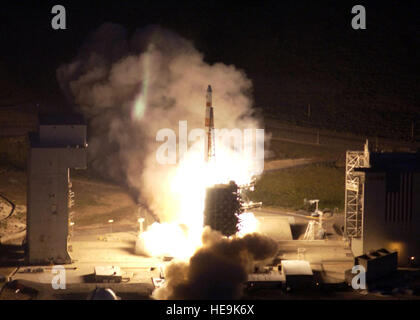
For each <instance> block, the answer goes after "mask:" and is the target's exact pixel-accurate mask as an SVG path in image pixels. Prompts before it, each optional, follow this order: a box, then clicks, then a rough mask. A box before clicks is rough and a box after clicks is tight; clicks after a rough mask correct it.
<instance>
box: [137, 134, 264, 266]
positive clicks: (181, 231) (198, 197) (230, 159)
mask: <svg viewBox="0 0 420 320" xmlns="http://www.w3.org/2000/svg"><path fill="white" fill-rule="evenodd" d="M253 165H254V163H253V158H251V157H248V158H247V157H244V155H243V154H242V153H238V152H236V151H234V150H233V149H231V148H229V146H222V145H218V146H217V153H216V160H215V161H211V162H206V161H205V160H204V148H203V144H202V143H200V142H197V143H195V144H194V145H192V146H191V147H190V148H189V150H188V152H187V153H186V154H185V155H184V157H183V158H182V159H180V163H179V165H178V167H177V168H176V170H175V173H174V174H173V176H172V177H171V179H170V186H169V188H168V190H163V191H162V192H166V193H169V195H168V197H165V199H168V200H167V201H169V202H170V203H168V204H165V207H170V208H171V210H172V211H173V212H175V214H176V218H174V219H173V221H172V222H170V223H162V224H159V223H154V224H152V225H151V226H150V227H149V228H148V229H147V230H146V231H145V232H143V233H141V234H139V238H138V241H137V244H136V252H137V253H142V254H146V255H149V256H171V257H175V258H178V259H188V258H190V257H191V256H192V255H193V254H194V252H195V251H196V250H197V249H198V248H199V247H201V245H202V243H201V236H202V232H203V219H204V215H203V213H204V205H205V196H206V188H208V187H211V186H213V185H215V184H219V183H229V181H235V182H236V183H237V184H238V185H242V184H248V183H250V182H251V179H252V177H253V172H252V170H253V168H254V166H253ZM239 229H240V231H239V232H238V236H243V235H245V234H247V233H252V232H256V231H257V229H258V220H257V219H256V218H255V216H254V215H253V214H252V213H250V212H247V213H243V214H241V215H240V223H239Z"/></svg>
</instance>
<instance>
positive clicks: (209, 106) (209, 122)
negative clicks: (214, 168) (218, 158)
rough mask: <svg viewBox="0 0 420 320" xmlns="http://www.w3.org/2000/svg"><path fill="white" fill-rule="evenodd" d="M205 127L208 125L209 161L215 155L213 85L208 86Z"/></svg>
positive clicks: (206, 148)
mask: <svg viewBox="0 0 420 320" xmlns="http://www.w3.org/2000/svg"><path fill="white" fill-rule="evenodd" d="M205 127H206V135H207V139H206V144H205V151H204V153H205V154H204V159H205V160H206V161H207V162H209V161H211V160H212V159H214V156H215V145H214V144H215V143H214V140H215V138H214V119H213V105H212V90H211V85H209V86H208V87H207V93H206V117H205Z"/></svg>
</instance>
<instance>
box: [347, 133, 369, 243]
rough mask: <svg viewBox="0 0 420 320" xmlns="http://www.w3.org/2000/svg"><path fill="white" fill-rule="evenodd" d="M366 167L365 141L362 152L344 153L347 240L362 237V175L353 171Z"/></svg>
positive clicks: (367, 150)
mask: <svg viewBox="0 0 420 320" xmlns="http://www.w3.org/2000/svg"><path fill="white" fill-rule="evenodd" d="M367 167H369V145H368V141H367V140H366V144H365V148H364V151H347V152H346V186H345V204H344V205H345V219H344V234H345V236H346V237H348V238H359V237H361V236H362V221H363V204H364V181H363V179H364V178H363V174H361V173H359V172H357V171H355V169H356V168H367Z"/></svg>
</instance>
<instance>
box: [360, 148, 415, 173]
mask: <svg viewBox="0 0 420 320" xmlns="http://www.w3.org/2000/svg"><path fill="white" fill-rule="evenodd" d="M369 162H370V168H357V169H356V171H362V172H388V171H420V153H409V152H407V153H396V152H386V153H385V152H384V153H375V152H372V153H370V159H369Z"/></svg>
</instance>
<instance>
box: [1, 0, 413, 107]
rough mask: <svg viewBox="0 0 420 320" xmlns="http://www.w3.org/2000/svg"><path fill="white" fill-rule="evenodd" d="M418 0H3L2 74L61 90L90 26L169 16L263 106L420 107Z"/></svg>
mask: <svg viewBox="0 0 420 320" xmlns="http://www.w3.org/2000/svg"><path fill="white" fill-rule="evenodd" d="M417 2H418V1H375V2H370V1H362V2H361V1H296V0H295V1H275V2H264V1H252V2H251V1H250V2H236V1H235V2H229V1H223V2H213V1H192V2H189V3H183V4H179V3H180V2H179V1H173V2H169V1H165V2H161V1H159V0H155V1H108V2H105V1H83V2H82V1H80V2H76V1H42V4H39V3H38V1H37V2H35V1H34V2H29V1H19V2H18V3H13V4H12V3H10V4H2V7H1V23H2V26H1V43H2V51H1V54H0V56H1V61H0V72H1V74H0V81H1V85H2V86H3V88H5V87H12V88H19V89H16V90H18V91H22V90H23V92H31V94H32V95H33V96H36V97H37V99H44V98H45V97H47V96H54V95H55V96H57V94H58V93H59V89H58V85H57V83H56V80H55V70H56V68H57V67H58V66H59V65H60V64H61V63H63V62H68V61H69V60H70V59H72V58H73V57H74V56H75V55H76V54H77V51H78V49H79V48H80V46H81V44H82V43H83V40H84V38H85V36H86V35H87V34H88V33H89V32H90V31H92V30H94V29H95V28H97V27H98V26H99V25H101V24H102V23H104V22H115V23H119V24H121V25H123V26H125V27H126V28H127V29H128V31H129V32H130V31H134V30H135V29H136V28H141V27H144V26H146V25H149V24H160V25H162V26H163V27H167V28H170V29H172V30H174V31H176V32H178V33H180V34H181V35H182V36H184V37H186V38H187V39H189V40H191V41H193V43H194V44H195V46H196V47H197V49H198V50H199V51H201V52H203V53H204V56H205V59H206V60H207V61H208V62H217V61H221V62H224V63H226V64H234V65H236V66H237V67H239V68H241V69H244V70H245V72H246V73H247V75H248V76H249V77H250V78H251V79H252V80H253V83H254V96H255V101H256V105H257V106H259V107H263V108H268V109H270V108H271V109H270V110H272V109H273V108H277V107H278V106H280V107H279V108H280V109H279V110H281V108H283V109H284V110H287V109H288V108H291V107H294V108H300V106H304V105H307V104H308V103H311V104H312V105H313V106H314V108H316V106H317V105H319V106H320V108H321V106H322V108H327V109H326V110H328V108H332V106H336V105H338V104H339V105H340V107H342V108H349V107H353V106H357V105H358V104H359V105H363V106H366V105H369V106H370V107H372V105H373V107H372V108H377V109H381V108H388V107H390V108H391V109H392V108H394V109H400V108H408V109H410V110H412V109H413V108H414V109H417V110H418V108H419V95H418V91H419V90H418V89H419V87H418V82H419V81H418V80H419V78H418V74H419V72H418V71H419V64H418V49H419V41H418V39H420V37H419V36H420V32H419V28H418V24H417V21H418V20H419V19H418V16H419V14H418V10H417ZM54 4H62V5H64V6H65V7H66V10H67V30H58V31H56V30H53V29H52V28H51V26H50V21H51V18H52V16H53V15H52V14H51V13H50V11H51V7H52V6H53V5H54ZM356 4H363V5H365V7H366V11H367V30H362V31H361V30H359V31H355V30H353V29H352V28H351V26H350V22H351V18H352V15H351V7H352V6H353V5H356ZM13 90H15V89H13ZM16 90H15V91H16ZM28 95H29V93H28ZM341 102H343V103H341ZM414 109H413V110H414ZM410 112H412V111H410ZM274 113H275V112H274Z"/></svg>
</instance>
